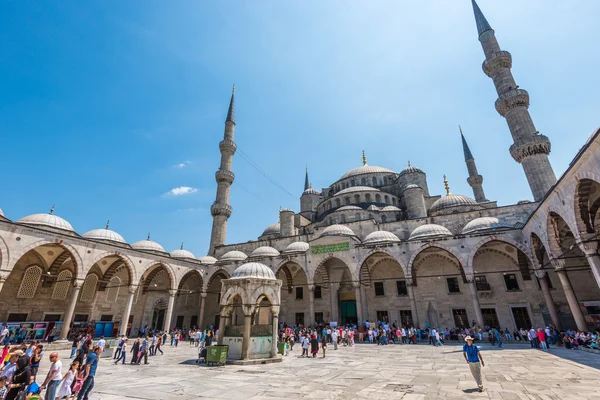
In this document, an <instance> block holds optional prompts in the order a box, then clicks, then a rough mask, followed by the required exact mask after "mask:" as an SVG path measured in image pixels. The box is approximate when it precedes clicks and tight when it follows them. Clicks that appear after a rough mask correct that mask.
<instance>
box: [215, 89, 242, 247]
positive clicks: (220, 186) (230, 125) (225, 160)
mask: <svg viewBox="0 0 600 400" xmlns="http://www.w3.org/2000/svg"><path fill="white" fill-rule="evenodd" d="M234 132H235V86H234V87H233V89H232V90H231V101H230V102H229V110H228V111H227V119H226V120H225V137H224V138H223V140H222V141H221V143H219V150H221V166H220V167H219V169H218V171H217V172H216V174H215V179H216V180H217V199H216V200H215V202H214V203H213V204H212V206H211V207H210V214H211V215H212V216H213V226H212V233H211V234H210V249H209V250H208V255H214V251H215V247H216V246H219V245H223V244H225V239H226V237H227V219H228V218H229V217H230V216H231V212H232V211H233V209H232V208H231V206H230V205H229V192H230V190H231V184H232V183H233V179H234V178H235V175H234V174H233V172H232V171H231V162H232V159H233V155H234V154H235V150H236V148H237V146H236V145H235V142H234V141H233V135H234Z"/></svg>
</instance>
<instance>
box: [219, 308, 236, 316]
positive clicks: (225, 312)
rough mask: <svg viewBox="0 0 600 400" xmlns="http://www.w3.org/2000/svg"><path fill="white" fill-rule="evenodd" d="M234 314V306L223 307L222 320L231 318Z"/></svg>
mask: <svg viewBox="0 0 600 400" xmlns="http://www.w3.org/2000/svg"><path fill="white" fill-rule="evenodd" d="M231 314H233V306H221V315H220V317H221V318H226V317H231Z"/></svg>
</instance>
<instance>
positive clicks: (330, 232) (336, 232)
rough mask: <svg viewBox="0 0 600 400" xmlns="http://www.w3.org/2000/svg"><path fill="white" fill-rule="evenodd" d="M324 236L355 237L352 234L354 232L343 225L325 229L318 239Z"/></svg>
mask: <svg viewBox="0 0 600 400" xmlns="http://www.w3.org/2000/svg"><path fill="white" fill-rule="evenodd" d="M325 236H356V235H355V234H354V232H352V229H350V228H348V227H347V226H344V225H337V224H335V225H331V226H328V227H327V228H325V229H323V232H322V233H321V236H319V237H325Z"/></svg>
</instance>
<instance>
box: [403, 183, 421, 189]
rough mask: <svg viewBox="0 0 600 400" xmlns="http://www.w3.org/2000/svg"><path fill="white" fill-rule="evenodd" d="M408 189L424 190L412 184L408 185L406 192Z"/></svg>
mask: <svg viewBox="0 0 600 400" xmlns="http://www.w3.org/2000/svg"><path fill="white" fill-rule="evenodd" d="M408 189H422V188H421V186H419V185H415V184H414V183H411V184H410V185H406V187H405V188H404V190H408Z"/></svg>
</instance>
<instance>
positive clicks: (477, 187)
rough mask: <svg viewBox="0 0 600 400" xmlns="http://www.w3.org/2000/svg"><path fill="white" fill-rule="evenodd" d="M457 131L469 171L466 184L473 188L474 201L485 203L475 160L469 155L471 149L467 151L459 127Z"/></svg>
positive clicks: (481, 182) (481, 180) (480, 177)
mask: <svg viewBox="0 0 600 400" xmlns="http://www.w3.org/2000/svg"><path fill="white" fill-rule="evenodd" d="M458 129H459V130H460V138H461V139H462V145H463V152H464V153H465V163H466V164H467V170H468V171H469V177H468V178H467V183H468V184H469V186H471V187H472V188H473V195H474V196H475V201H477V202H478V203H483V202H486V201H488V200H487V199H486V198H485V193H483V177H482V176H481V175H479V173H478V172H477V165H475V159H474V158H473V154H471V149H469V145H468V144H467V141H466V140H465V136H464V135H463V131H462V128H461V127H460V125H459V127H458Z"/></svg>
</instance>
